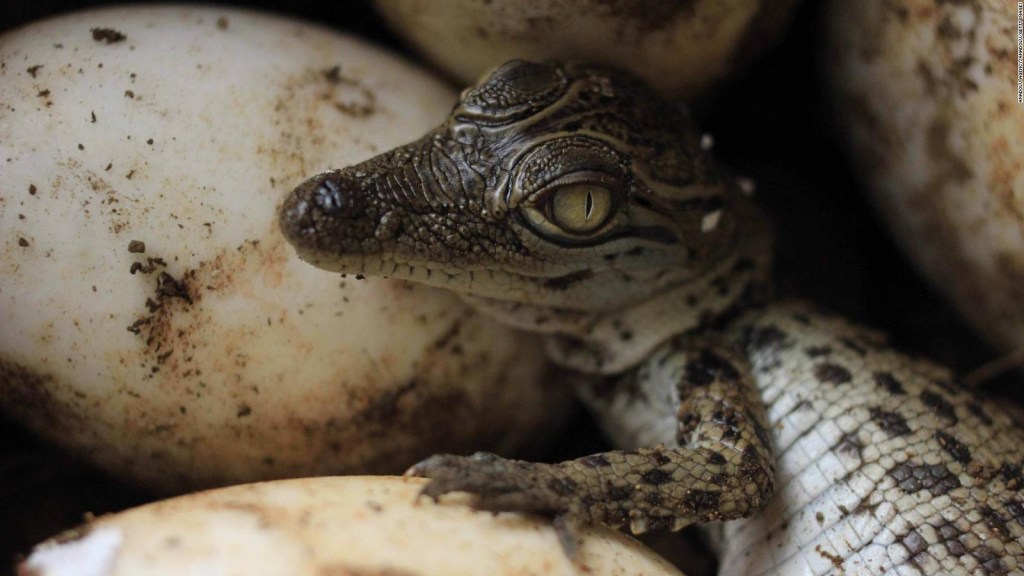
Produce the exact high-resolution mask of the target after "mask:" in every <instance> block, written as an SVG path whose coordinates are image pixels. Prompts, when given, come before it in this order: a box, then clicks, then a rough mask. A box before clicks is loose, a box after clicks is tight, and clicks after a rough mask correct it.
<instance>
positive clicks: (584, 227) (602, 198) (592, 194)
mask: <svg viewBox="0 0 1024 576" xmlns="http://www.w3.org/2000/svg"><path fill="white" fill-rule="evenodd" d="M611 206H612V194H611V192H610V191H609V190H608V189H607V188H604V187H602V186H593V185H589V184H575V185H572V186H564V187H562V188H559V189H558V190H557V191H556V192H555V193H554V196H553V197H552V199H551V219H552V220H553V221H554V223H555V224H557V225H558V227H559V228H561V229H563V230H565V231H566V232H572V233H575V234H585V233H587V232H593V231H594V230H597V229H598V228H600V227H601V225H602V224H604V223H605V221H607V220H608V216H609V214H611Z"/></svg>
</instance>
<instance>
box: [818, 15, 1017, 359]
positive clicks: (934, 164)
mask: <svg viewBox="0 0 1024 576" xmlns="http://www.w3.org/2000/svg"><path fill="white" fill-rule="evenodd" d="M829 8H830V10H829V12H828V18H827V21H828V24H829V60H828V63H829V66H828V69H829V71H830V81H831V86H830V87H831V89H832V92H833V96H834V99H835V104H836V106H835V108H836V111H837V116H838V117H839V119H840V121H841V123H842V126H843V128H844V131H845V133H844V135H845V137H846V140H847V143H848V144H849V146H850V148H851V150H852V151H853V154H854V159H855V160H856V163H857V166H858V168H859V169H860V171H861V173H862V174H863V177H864V179H865V183H866V184H867V187H868V189H869V190H870V191H871V193H872V194H873V197H874V200H875V201H876V203H877V204H878V206H879V208H880V209H881V212H882V214H883V215H884V216H885V219H886V221H887V223H888V225H889V229H890V230H891V231H892V233H893V235H894V236H895V237H896V239H897V240H898V241H899V242H900V244H901V245H902V247H903V248H904V249H905V250H906V251H907V253H908V254H909V255H910V256H911V257H912V259H913V260H914V262H915V263H916V264H917V266H918V267H919V268H920V269H921V270H922V271H923V272H924V273H925V275H926V276H927V277H928V278H929V279H930V280H931V281H932V284H933V285H934V286H936V287H937V288H938V289H939V290H940V291H941V292H942V293H944V294H945V295H946V296H947V297H949V298H950V299H951V300H952V301H953V302H955V303H956V304H957V306H958V307H959V309H960V311H961V312H962V313H963V314H964V316H965V317H966V318H967V319H968V320H970V321H971V322H972V323H973V324H974V325H975V327H976V328H977V329H978V332H979V333H980V334H982V335H984V336H985V337H987V338H988V339H989V340H990V342H992V343H993V344H995V345H996V346H998V347H999V348H1002V349H1004V350H1011V349H1018V350H1024V139H1022V137H1021V136H1022V135H1024V104H1020V103H1018V97H1019V92H1018V91H1019V90H1020V88H1021V87H1020V85H1019V84H1018V76H1017V74H1018V69H1017V48H1018V46H1017V9H1016V8H1017V4H1016V3H1015V2H1005V1H1003V0H987V1H977V2H940V1H938V0H900V1H898V2H883V1H878V0H875V1H870V2H845V1H840V0H836V1H833V2H832V3H831V5H830V6H829Z"/></svg>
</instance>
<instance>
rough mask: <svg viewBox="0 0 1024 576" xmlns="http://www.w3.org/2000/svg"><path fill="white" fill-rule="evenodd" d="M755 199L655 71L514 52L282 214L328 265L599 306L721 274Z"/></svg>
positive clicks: (299, 240)
mask: <svg viewBox="0 0 1024 576" xmlns="http://www.w3.org/2000/svg"><path fill="white" fill-rule="evenodd" d="M742 204H744V201H743V199H742V198H741V195H740V194H738V193H737V192H736V191H735V187H734V186H732V185H730V184H728V181H727V180H726V179H725V178H723V177H722V175H721V174H720V173H719V172H718V171H717V170H716V168H715V166H714V164H713V162H712V160H711V158H710V156H709V154H708V153H707V151H706V150H705V149H703V148H702V146H701V141H700V134H699V132H698V131H697V130H696V129H695V127H694V125H693V123H692V121H691V120H690V118H689V115H688V113H687V112H686V111H685V110H684V109H681V108H680V107H679V106H677V105H675V104H671V103H668V102H666V101H664V100H662V99H660V98H659V97H658V96H657V95H656V94H655V93H654V92H653V91H651V90H650V89H649V88H647V87H646V86H644V85H643V84H641V83H640V82H639V81H637V80H635V79H633V78H631V77H629V76H626V75H623V74H621V73H617V72H613V71H610V70H607V69H601V68H595V67H591V66H584V65H576V64H564V65H562V64H551V65H548V64H535V63H529V62H523V61H512V62H509V63H507V64H505V65H503V66H501V67H499V68H497V69H496V70H495V71H494V72H492V73H491V74H490V76H489V77H487V78H486V79H485V80H484V81H483V82H482V83H481V84H479V85H477V86H475V87H472V88H469V89H467V90H466V91H464V92H463V93H462V96H461V99H460V102H459V103H458V104H457V105H456V106H455V108H454V110H453V111H452V112H451V114H450V115H449V116H448V118H447V120H446V121H445V123H444V124H442V125H441V126H439V127H438V128H436V129H435V130H433V131H432V132H430V133H428V134H427V135H426V136H424V137H423V138H421V139H419V140H417V141H415V142H413V143H411V144H407V145H405V146H402V147H400V148H397V149H395V150H392V151H390V152H387V153H385V154H382V155H380V156H377V157H375V158H372V159H370V160H368V161H366V162H363V163H361V164H358V165H355V166H350V167H347V168H343V169H340V170H331V171H328V172H325V173H323V174H320V175H318V176H316V177H314V178H312V179H310V180H308V181H306V182H304V183H303V184H301V185H300V186H298V187H297V188H296V189H295V190H294V191H293V192H292V193H291V194H290V196H289V197H288V198H287V199H286V200H285V202H284V204H283V206H282V208H281V212H280V224H281V229H282V230H283V232H284V234H285V236H286V237H287V239H288V240H289V241H290V242H291V243H292V244H293V245H294V246H295V248H296V250H297V251H298V253H299V255H300V257H302V258H303V259H305V260H307V261H309V262H310V263H312V264H314V265H316V266H319V267H322V268H325V269H328V270H334V271H339V272H346V273H353V274H365V275H375V276H385V277H390V278H400V279H406V280H413V281H417V282H422V283H426V284H430V285H434V286H439V287H443V288H448V289H452V290H456V291H461V292H467V293H470V294H473V295H475V296H480V297H484V298H488V299H496V300H502V301H514V302H519V303H524V304H531V305H537V306H550V307H559V308H563V309H570V310H581V311H590V310H608V309H616V308H621V307H623V306H627V305H629V304H630V303H632V302H638V301H641V300H643V299H644V298H645V297H647V296H648V295H649V294H651V293H652V292H653V291H657V290H658V289H659V287H664V286H668V285H673V284H678V283H680V282H687V281H690V280H692V279H694V278H696V277H700V276H702V275H704V274H706V273H707V271H708V270H709V269H710V268H711V267H712V266H713V265H714V264H715V263H716V262H720V261H721V260H723V259H724V258H727V257H729V256H730V255H732V253H733V252H734V251H735V250H736V245H737V241H738V240H737V236H738V232H739V228H740V227H738V226H737V224H738V223H739V221H740V220H741V218H740V217H739V216H738V211H739V210H740V206H741V205H742Z"/></svg>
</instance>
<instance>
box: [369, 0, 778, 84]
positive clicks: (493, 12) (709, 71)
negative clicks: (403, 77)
mask: <svg viewBox="0 0 1024 576" xmlns="http://www.w3.org/2000/svg"><path fill="white" fill-rule="evenodd" d="M796 4H797V0H727V1H723V0H696V1H688V2H671V1H660V2H650V1H642V0H639V1H638V0H617V1H613V2H609V1H607V0H445V1H444V2H433V1H431V0H376V5H377V7H378V9H379V10H380V11H381V13H382V14H383V15H384V16H385V17H386V18H387V20H388V21H389V22H390V23H391V25H392V26H394V28H395V29H396V30H397V31H398V32H399V33H400V34H402V35H403V36H404V37H405V39H406V40H408V41H409V42H410V43H412V44H413V45H414V46H415V47H416V48H417V49H418V50H419V51H420V52H422V53H423V55H424V56H426V57H427V58H428V59H429V60H431V61H433V62H435V63H436V64H438V65H439V66H440V67H441V68H443V69H444V70H446V71H448V72H449V73H451V74H453V75H454V76H455V77H456V78H458V79H460V80H461V81H462V82H464V83H467V84H469V83H472V82H474V81H475V80H477V78H478V77H479V76H480V75H481V74H483V73H485V72H487V71H488V70H490V69H491V68H494V67H495V66H498V65H500V64H503V63H504V62H505V61H507V60H511V59H513V58H522V59H526V60H537V61H545V60H552V59H554V60H568V59H571V60H581V61H585V62H591V63H597V64H605V65H608V66H614V67H616V68H619V69H622V70H626V71H628V72H632V73H633V74H636V75H637V76H640V77H641V78H643V79H644V80H646V81H647V82H649V83H651V85H652V86H654V87H655V88H658V89H660V90H662V91H663V92H665V93H666V94H670V95H677V96H682V97H684V98H693V97H695V96H697V95H699V94H700V93H701V92H703V91H705V90H707V89H708V88H710V87H712V86H714V85H715V83H717V82H719V81H720V80H722V79H723V78H726V77H727V76H729V75H730V74H732V73H733V72H735V70H736V69H737V68H738V67H742V65H743V64H745V63H748V62H749V61H750V60H751V59H752V58H753V57H754V56H756V55H757V54H759V53H760V52H761V51H763V50H764V49H765V48H767V47H769V46H771V45H772V44H773V43H774V40H775V39H776V38H778V37H779V36H780V35H781V34H782V32H783V31H784V30H785V28H786V26H787V24H788V23H789V18H790V15H791V14H792V11H793V8H794V6H796Z"/></svg>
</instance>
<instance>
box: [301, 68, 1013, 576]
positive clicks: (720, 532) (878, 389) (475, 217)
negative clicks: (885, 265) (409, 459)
mask: <svg viewBox="0 0 1024 576" xmlns="http://www.w3.org/2000/svg"><path fill="white" fill-rule="evenodd" d="M281 227H282V230H283V231H284V233H285V235H286V237H287V238H288V239H289V241H291V242H292V244H293V245H294V246H295V247H296V249H297V251H298V252H299V254H300V256H302V257H303V258H304V259H306V260H308V261H310V262H311V263H313V264H315V265H317V266H321V267H323V268H327V269H330V270H335V271H340V272H347V273H355V274H375V275H382V276H388V277H393V278H403V279H410V280H415V281H419V282H424V283H427V284H431V285H434V286H440V287H445V288H449V289H452V290H456V291H458V292H461V293H463V294H464V295H465V297H466V298H467V300H468V301H470V302H471V303H472V304H474V305H475V306H477V307H478V308H479V309H481V310H484V311H486V312H487V313H490V314H492V315H494V316H495V317H497V318H499V319H501V320H503V321H505V322H508V323H511V324H513V325H515V326H518V327H521V328H524V329H526V330H530V331H533V332H536V333H538V334H540V335H543V337H544V338H545V340H546V342H547V344H548V350H549V355H550V357H551V359H552V360H553V361H554V362H556V363H558V364H561V365H563V366H566V367H569V368H572V369H574V370H576V371H577V372H578V374H579V380H580V383H579V386H578V387H579V393H580V395H581V397H582V398H583V399H584V400H585V401H586V402H587V403H588V404H589V405H590V407H591V408H592V409H593V410H594V411H595V413H596V414H597V415H598V417H599V418H600V420H601V422H602V425H603V426H604V428H605V429H606V431H607V432H608V434H609V436H610V437H611V439H612V440H613V441H614V442H615V443H616V444H617V445H619V446H620V447H621V448H622V450H617V451H611V452H606V453H602V454H595V455H591V456H587V457H584V458H579V459H577V460H572V461H568V462H562V463H558V464H538V463H530V462H521V461H514V460H507V459H504V458H501V457H498V456H494V455H490V454H477V455H474V456H471V457H462V456H451V455H441V456H435V457H432V458H430V459H428V460H426V461H424V462H421V463H420V464H418V465H416V466H415V467H414V469H413V470H414V472H415V473H417V474H421V475H424V476H428V477H430V478H432V479H433V482H431V484H429V485H428V487H427V488H426V490H425V493H426V494H427V495H430V496H434V497H437V496H439V495H441V494H444V493H446V492H451V491H456V490H465V491H469V492H472V493H474V494H476V495H477V498H476V506H478V507H480V508H483V509H489V510H513V511H529V512H538V513H543V514H549V515H551V516H553V517H555V518H556V520H557V522H558V525H559V526H562V527H563V528H565V529H563V530H562V533H563V535H565V534H570V533H571V530H570V529H569V528H571V526H572V525H574V524H577V523H587V522H602V523H606V524H609V525H612V526H629V527H630V529H631V530H633V531H634V532H642V531H645V530H649V529H654V528H660V527H668V528H671V529H679V528H681V527H683V526H685V525H687V524H690V523H692V522H709V521H720V520H734V521H733V522H725V523H717V524H712V525H711V526H710V528H709V529H710V531H711V533H712V534H713V535H714V536H715V539H716V541H717V542H718V547H719V549H720V551H721V571H722V573H725V574H775V573H784V574H798V573H808V574H833V573H843V574H886V573H891V574H929V573H936V572H944V573H949V574H1009V573H1014V572H1017V573H1019V572H1020V571H1022V570H1024V549H1022V546H1021V543H1020V542H1021V540H1022V538H1024V494H1022V490H1024V477H1022V474H1024V472H1022V466H1024V432H1022V428H1021V426H1020V425H1019V424H1018V423H1014V422H1013V420H1012V419H1011V417H1010V416H1009V415H1008V414H1007V413H1006V412H1005V411H1004V410H1002V409H1001V408H1000V407H999V406H997V405H993V404H991V403H987V402H985V401H983V400H982V399H979V398H976V397H973V396H971V395H969V394H968V393H967V392H964V391H962V390H961V389H960V388H959V387H958V386H957V384H956V383H955V382H954V381H953V379H952V377H951V376H950V374H949V373H948V372H947V371H946V370H944V369H942V368H940V367H938V366H936V365H934V364H931V363H929V362H927V361H923V360H917V359H911V358H908V357H907V356H904V355H900V354H899V353H897V352H895V351H893V350H892V349H890V348H889V347H888V346H887V345H886V344H885V342H884V340H883V339H882V338H880V337H879V336H878V335H876V334H874V333H870V332H868V331H866V330H863V329H860V328H857V327H855V326H852V325H850V324H847V323H845V322H843V321H841V320H838V319H832V318H829V317H827V316H825V315H823V314H821V313H818V312H816V311H814V310H813V309H811V308H810V307H808V306H807V305H804V304H800V303H775V304H767V305H766V304H764V302H763V299H764V298H763V295H764V293H765V285H766V270H767V268H768V264H769V252H770V241H769V238H770V234H769V231H768V229H767V227H766V226H765V225H764V222H763V220H762V218H761V217H760V216H759V214H758V213H757V211H756V210H755V209H754V208H753V207H752V205H751V204H750V202H749V201H748V200H747V199H746V198H745V197H744V195H743V194H742V193H741V192H740V191H739V190H738V188H737V187H736V186H734V185H733V184H732V180H731V179H730V178H728V177H727V176H726V175H724V174H721V173H720V172H719V171H718V170H717V169H716V168H715V165H714V163H713V161H712V159H711V158H710V156H709V155H708V153H707V151H706V150H704V149H703V148H702V147H701V145H700V140H699V138H698V136H697V132H696V130H695V128H694V126H693V125H692V123H691V121H690V120H689V118H688V116H687V114H686V112H685V111H682V110H679V109H677V108H674V107H673V106H671V105H669V104H668V103H665V102H663V101H660V100H658V99H657V97H655V96H654V95H653V93H651V92H650V91H649V90H647V89H646V88H645V87H644V86H642V85H640V84H639V83H638V82H636V81H635V80H632V79H631V78H629V77H626V76H623V75H621V74H617V73H614V72H610V71H607V70H602V69H596V68H592V67H587V66H579V65H571V64H570V65H539V64H531V63H525V62H510V63H508V64H506V65H504V66H502V67H500V68H499V69H497V70H496V71H495V72H494V73H492V75H491V76H490V77H489V78H488V79H487V80H485V81H484V82H483V83H482V84H480V85H479V86H476V87H474V88H471V89H469V90H467V91H466V92H464V93H463V95H462V99H461V102H460V103H459V104H458V106H457V107H456V108H455V109H454V110H453V112H452V114H451V115H450V117H449V119H448V120H447V122H446V123H445V124H443V125H442V126H440V127H439V128H437V129H436V130H435V131H433V132H432V133H430V134H428V135H426V136H425V137H424V138H422V139H421V140H418V141H416V142H414V143H411V144H409V145H407V146H404V147H402V148H399V149H397V150H394V151H391V152H388V153H386V154H384V155H382V156H380V157H377V158H374V159H372V160H369V161H367V162H365V163H363V164H360V165H357V166H353V167H349V168H345V169H342V170H334V171H330V172H326V173H324V174H321V175H319V176H317V177H315V178H313V179H311V180H309V181H308V182H306V183H304V184H302V185H301V186H299V187H298V188H297V189H296V190H295V191H294V192H293V193H292V194H291V195H290V196H289V198H288V199H287V200H286V201H285V203H284V205H283V207H282V209H281ZM773 449H774V451H773ZM759 511H761V512H760V513H759Z"/></svg>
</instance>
